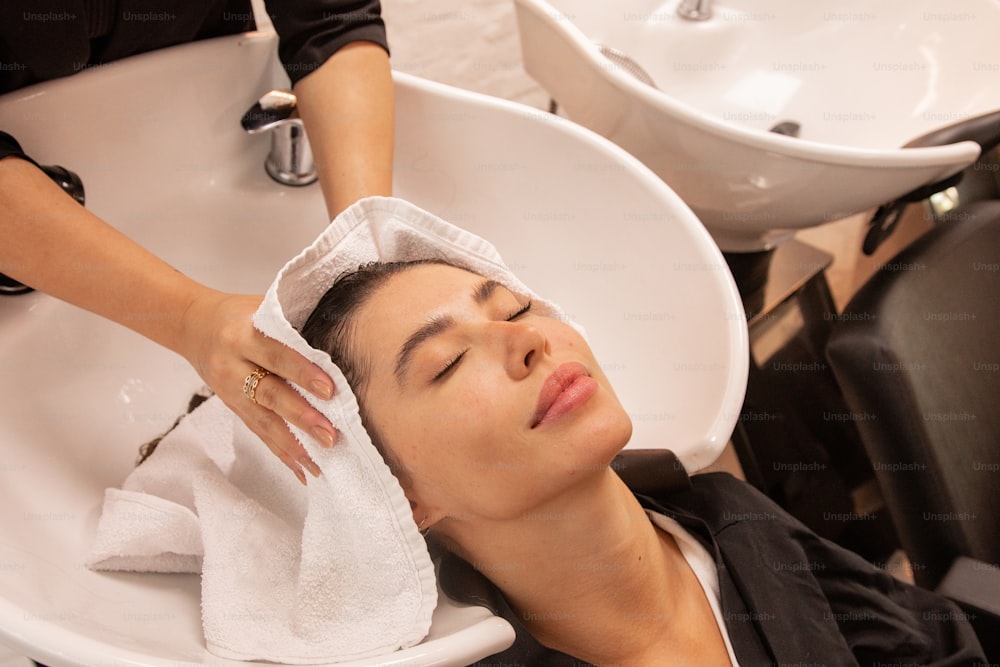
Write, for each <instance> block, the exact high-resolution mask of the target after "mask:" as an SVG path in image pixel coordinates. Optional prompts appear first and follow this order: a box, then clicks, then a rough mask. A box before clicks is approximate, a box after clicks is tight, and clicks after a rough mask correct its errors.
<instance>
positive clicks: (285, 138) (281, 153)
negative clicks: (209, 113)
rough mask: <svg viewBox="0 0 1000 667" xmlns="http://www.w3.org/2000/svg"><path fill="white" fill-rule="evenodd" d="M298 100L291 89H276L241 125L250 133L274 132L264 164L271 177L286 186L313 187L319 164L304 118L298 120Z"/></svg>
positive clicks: (251, 109) (247, 114)
mask: <svg viewBox="0 0 1000 667" xmlns="http://www.w3.org/2000/svg"><path fill="white" fill-rule="evenodd" d="M296 106H297V100H296V99H295V94H294V93H292V92H291V91H290V90H272V91H270V92H268V93H265V94H264V95H263V96H262V97H261V98H260V99H259V100H257V102H255V103H254V105H253V106H252V107H250V108H249V109H248V110H247V112H246V113H245V114H243V119H242V120H241V121H240V124H241V125H242V126H243V129H244V130H246V132H247V134H258V133H260V132H268V131H269V132H271V152H270V153H269V154H268V156H267V160H265V161H264V168H265V169H266V170H267V174H268V175H269V176H270V177H271V178H273V179H274V180H276V181H277V182H279V183H281V184H283V185H309V184H310V183H312V182H314V181H315V180H316V164H315V162H314V161H313V154H312V148H311V147H310V146H309V139H308V137H306V129H305V126H304V125H303V124H302V119H301V118H298V117H295V110H296Z"/></svg>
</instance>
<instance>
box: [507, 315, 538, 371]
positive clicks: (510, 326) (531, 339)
mask: <svg viewBox="0 0 1000 667" xmlns="http://www.w3.org/2000/svg"><path fill="white" fill-rule="evenodd" d="M503 324H504V325H505V326H504V329H505V331H504V336H505V339H506V340H505V341H504V342H505V344H506V365H507V372H508V374H509V375H510V376H511V377H512V378H514V379H521V378H523V377H526V376H527V375H528V374H530V373H531V371H532V369H533V368H534V367H535V366H536V365H537V364H538V362H540V361H541V360H542V358H543V357H544V356H545V354H546V353H547V351H548V339H546V337H545V334H543V333H542V331H541V330H540V329H538V327H535V326H533V325H532V324H530V323H528V322H504V323H503Z"/></svg>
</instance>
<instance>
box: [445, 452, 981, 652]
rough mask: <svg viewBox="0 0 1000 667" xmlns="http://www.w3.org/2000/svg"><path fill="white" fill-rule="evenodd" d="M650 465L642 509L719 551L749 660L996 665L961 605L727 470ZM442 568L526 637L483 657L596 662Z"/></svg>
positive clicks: (734, 633)
mask: <svg viewBox="0 0 1000 667" xmlns="http://www.w3.org/2000/svg"><path fill="white" fill-rule="evenodd" d="M641 473H642V476H643V477H644V479H639V480H638V483H635V480H633V479H630V476H629V475H627V474H622V477H623V478H624V479H625V480H626V482H627V483H629V487H630V488H631V489H632V491H633V492H634V493H636V497H637V498H638V499H639V501H640V502H641V503H642V505H643V506H644V507H646V508H647V509H650V510H654V511H656V512H661V513H663V514H665V515H666V516H668V517H672V518H673V519H675V520H676V521H678V522H679V523H680V524H681V525H682V526H684V528H685V529H686V530H688V531H689V532H690V533H691V534H692V535H693V536H694V537H695V538H696V539H697V540H698V541H699V542H700V543H701V544H703V545H704V546H705V547H706V548H707V549H708V552H709V553H710V554H712V555H714V557H715V563H716V566H717V567H718V571H719V588H720V593H721V598H722V600H721V602H722V604H721V607H722V615H723V619H724V621H725V624H726V629H727V631H728V633H729V638H730V641H731V642H732V645H733V650H734V652H735V654H736V657H737V660H738V661H739V663H740V665H741V666H742V667H755V666H757V665H813V666H820V665H829V666H831V667H845V666H848V665H880V664H882V665H886V664H902V665H935V666H941V667H943V666H946V665H948V666H951V665H969V666H971V665H982V664H984V663H985V662H986V661H985V658H984V657H983V655H982V649H981V648H980V646H979V642H978V640H977V639H976V636H975V634H974V633H973V630H972V627H971V625H970V624H969V623H968V621H967V619H966V618H965V616H964V615H963V613H962V612H961V611H960V610H959V608H958V607H957V606H955V605H954V604H953V603H951V602H950V601H948V600H946V599H944V598H941V597H940V596H938V595H936V594H934V593H932V592H929V591H926V590H924V589H920V588H916V587H914V586H910V585H907V584H905V583H902V582H900V581H898V580H897V579H896V578H894V577H893V576H891V575H890V574H887V573H886V572H884V571H882V570H879V569H878V568H876V567H874V566H872V565H871V564H870V563H868V562H867V561H865V560H864V559H863V558H861V557H859V556H857V555H856V554H854V553H852V552H850V551H847V550H845V549H843V548H841V547H839V546H837V545H835V544H833V543H831V542H828V541H826V540H824V539H823V538H820V537H818V536H817V535H815V534H814V533H812V532H811V531H810V530H809V529H808V528H806V527H805V526H803V525H802V524H801V523H799V522H798V521H797V520H796V519H794V518H793V517H791V516H790V515H788V514H787V513H786V512H785V511H784V510H782V509H781V508H780V507H778V506H777V505H775V504H774V503H773V502H772V501H771V500H770V499H769V498H767V497H766V496H764V495H763V494H761V493H759V492H758V491H757V490H756V489H754V488H753V487H751V486H750V485H748V484H746V483H744V482H742V481H740V480H738V479H736V478H734V477H732V476H731V475H728V474H724V473H712V474H705V475H695V476H693V477H691V478H688V477H687V475H686V474H685V473H684V472H683V468H682V467H681V466H680V465H679V464H677V463H676V459H674V458H673V456H672V455H671V454H669V453H666V454H665V455H664V456H663V457H662V458H661V459H660V461H659V462H657V463H656V464H655V466H654V469H649V468H648V466H647V469H646V470H643V471H641ZM620 474H621V473H620ZM637 487H638V488H637ZM439 565H440V572H439V576H440V581H441V586H442V588H443V590H444V591H445V592H446V593H447V594H448V595H449V597H452V598H453V599H456V600H459V601H461V602H466V603H469V604H479V605H482V606H486V607H488V608H490V609H492V610H493V612H494V613H496V614H498V615H500V616H502V617H504V618H505V619H506V620H507V621H508V622H510V623H511V625H513V627H514V629H515V631H516V633H517V640H516V641H515V643H514V645H513V646H512V647H511V648H509V649H508V650H506V651H504V652H502V653H498V654H496V655H494V656H491V657H490V658H486V659H485V660H482V661H480V662H478V663H476V664H478V665H484V666H486V665H493V666H499V665H530V666H531V667H542V666H552V667H563V666H566V667H569V666H573V667H581V666H582V665H585V664H586V663H584V662H582V661H580V660H578V659H576V658H573V657H571V656H568V655H566V654H563V653H560V652H557V651H553V650H551V649H548V648H546V647H544V646H542V645H541V644H539V643H538V642H537V641H535V639H534V638H533V637H532V636H531V635H530V634H529V633H528V632H527V630H526V629H525V627H524V625H523V624H522V623H521V622H520V620H519V619H518V617H517V614H516V613H515V612H514V610H512V609H511V608H510V606H509V605H508V604H507V602H506V601H505V600H504V598H503V596H502V595H501V594H500V592H499V590H497V589H496V588H495V587H494V586H493V585H492V584H491V583H490V582H489V581H488V580H487V579H485V577H483V576H482V575H480V574H479V573H478V572H476V571H475V570H473V569H472V567H471V566H469V565H468V564H467V563H465V562H464V561H462V560H460V559H458V558H457V557H455V556H452V555H450V554H445V555H443V556H442V558H441V562H440V564H439Z"/></svg>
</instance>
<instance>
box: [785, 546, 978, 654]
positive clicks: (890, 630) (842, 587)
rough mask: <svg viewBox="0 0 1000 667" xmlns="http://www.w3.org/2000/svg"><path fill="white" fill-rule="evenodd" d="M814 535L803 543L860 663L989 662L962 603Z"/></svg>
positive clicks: (817, 577) (833, 613) (835, 616)
mask: <svg viewBox="0 0 1000 667" xmlns="http://www.w3.org/2000/svg"><path fill="white" fill-rule="evenodd" d="M814 538H815V539H812V540H810V541H809V543H807V544H805V545H804V546H805V549H806V552H807V553H808V554H809V559H810V560H809V561H808V562H815V563H822V564H823V567H822V568H819V569H817V570H814V575H815V576H816V579H817V580H818V582H819V585H820V587H821V588H822V589H823V592H824V593H825V594H826V597H827V599H828V600H829V604H830V614H831V616H832V617H833V620H834V621H836V623H837V625H838V626H840V631H841V633H843V635H844V638H845V639H846V640H847V643H848V645H849V646H850V647H851V651H852V652H853V653H854V656H855V658H856V659H857V660H858V662H859V663H860V664H862V665H876V664H879V663H880V662H884V661H885V659H886V658H887V657H888V656H891V657H892V658H893V659H895V660H901V661H902V663H903V664H919V665H929V666H933V667H957V666H959V665H981V664H983V663H985V658H984V657H983V654H982V648H980V645H979V640H978V639H977V638H976V636H975V633H974V631H973V629H972V625H971V623H970V620H971V619H970V617H969V615H968V614H967V613H965V612H963V611H962V610H961V609H960V608H959V607H958V605H956V604H955V603H953V602H952V601H951V600H948V599H946V598H944V597H941V596H939V595H937V594H936V593H933V592H931V591H928V590H926V589H923V588H918V587H916V586H911V585H909V584H906V583H903V582H901V581H899V580H898V579H897V578H896V577H894V576H892V575H891V574H889V573H887V572H885V571H883V570H880V569H878V568H876V567H874V566H872V565H871V564H869V563H868V562H867V561H865V560H864V559H863V558H861V557H859V556H857V555H856V554H854V553H852V552H850V551H846V550H844V549H841V548H840V547H838V546H836V545H834V544H832V543H829V542H827V541H825V540H822V539H821V538H819V537H815V536H814Z"/></svg>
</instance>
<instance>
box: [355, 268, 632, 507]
mask: <svg viewBox="0 0 1000 667" xmlns="http://www.w3.org/2000/svg"><path fill="white" fill-rule="evenodd" d="M354 325H355V327H354V329H353V340H354V341H355V343H354V345H355V347H354V350H355V354H358V355H360V358H361V359H362V360H363V364H364V368H366V370H365V371H364V372H365V375H366V376H367V378H368V382H367V385H366V390H365V394H364V396H361V397H359V398H360V399H361V400H362V401H363V402H364V404H365V406H366V412H367V418H368V419H369V421H370V426H372V427H374V428H375V430H376V431H377V432H378V434H379V436H380V437H381V439H382V442H383V444H384V446H385V447H387V448H388V449H389V451H390V452H391V454H392V455H393V456H394V457H395V459H396V463H397V464H399V465H400V466H401V467H402V468H403V469H404V471H405V474H404V475H402V476H401V477H402V479H403V480H404V485H405V486H406V487H407V488H406V490H407V495H408V496H409V497H410V500H411V501H416V504H417V509H415V515H416V518H417V519H418V520H421V519H423V518H424V517H429V519H430V521H431V522H436V521H437V520H439V519H441V518H444V517H449V518H451V519H457V520H462V519H471V518H476V517H483V518H490V519H497V520H503V519H508V518H517V517H519V516H523V515H524V514H525V513H526V512H530V511H531V510H532V508H537V507H539V505H540V504H542V503H544V502H545V501H546V500H549V499H552V498H553V497H555V496H557V495H558V494H559V493H560V492H562V491H564V490H565V489H567V488H568V487H570V486H572V485H573V484H575V483H577V482H579V480H581V479H584V478H586V477H587V476H588V475H592V474H596V473H598V472H599V471H603V470H605V469H606V467H607V465H608V464H609V463H610V462H611V460H612V459H613V458H614V456H615V454H616V453H617V452H618V451H619V450H620V449H621V448H622V447H623V446H624V445H625V443H627V442H628V439H629V437H630V435H631V432H632V424H631V421H630V419H629V417H628V414H627V413H626V412H625V410H624V409H623V408H622V406H621V404H620V403H619V402H618V399H617V397H616V396H615V394H614V391H613V390H612V388H611V385H610V384H609V382H608V379H607V377H605V375H604V373H603V372H601V368H600V366H599V365H598V363H597V361H596V359H595V358H594V356H593V354H592V352H591V350H590V347H589V346H588V345H587V343H586V342H585V341H584V340H583V338H582V337H581V336H580V335H579V333H577V331H576V330H575V329H574V328H573V327H571V326H570V325H568V324H566V323H564V322H561V321H559V320H556V319H553V318H550V317H544V316H540V315H537V314H536V313H534V312H532V311H531V309H530V307H529V304H528V303H527V302H526V301H525V300H523V299H519V298H518V297H516V296H515V295H514V294H513V293H511V292H510V291H508V290H507V289H506V288H504V287H502V286H500V285H498V284H497V283H494V282H492V281H488V280H486V279H484V278H483V277H482V276H479V275H476V274H474V273H470V272H468V271H464V270H462V269H457V268H454V267H451V266H446V265H437V264H430V265H418V266H415V267H413V268H411V269H408V270H406V271H404V272H402V273H400V274H397V275H395V276H393V277H391V278H390V279H389V280H388V282H387V283H385V284H384V285H383V286H382V287H380V288H379V289H378V290H377V291H376V292H375V293H374V294H373V295H372V296H371V297H370V298H369V300H368V301H367V302H366V303H365V304H364V305H363V306H362V307H361V308H360V310H359V311H358V313H357V316H356V319H355V321H354Z"/></svg>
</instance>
